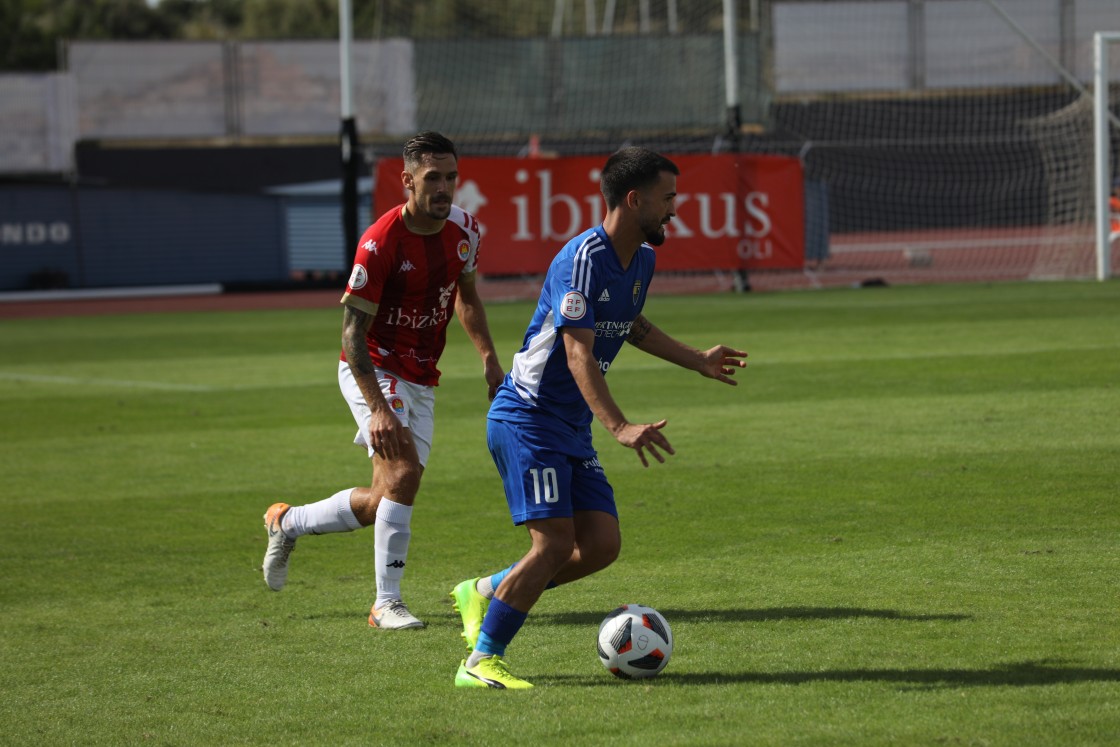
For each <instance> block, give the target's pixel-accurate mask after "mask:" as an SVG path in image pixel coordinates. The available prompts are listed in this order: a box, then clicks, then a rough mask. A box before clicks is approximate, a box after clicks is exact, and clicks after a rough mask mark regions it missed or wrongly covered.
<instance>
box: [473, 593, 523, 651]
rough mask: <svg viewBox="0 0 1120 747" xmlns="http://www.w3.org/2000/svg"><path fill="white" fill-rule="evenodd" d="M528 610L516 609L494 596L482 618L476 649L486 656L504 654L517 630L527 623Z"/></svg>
mask: <svg viewBox="0 0 1120 747" xmlns="http://www.w3.org/2000/svg"><path fill="white" fill-rule="evenodd" d="M528 616H529V613H528V612H522V611H520V610H515V609H514V608H513V607H510V606H509V605H508V604H506V603H505V602H503V601H502V600H501V599H498V598H497V597H494V598H493V599H491V600H490V607H489V608H488V609H487V610H486V617H484V618H483V619H482V631H481V632H480V633H479V634H478V644H477V645H476V646H475V651H476V652H478V653H480V654H485V655H486V656H490V655H494V656H502V655H504V654H505V652H506V646H508V645H509V643H510V641H512V640H513V637H514V636H515V635H517V631H519V630H521V626H522V625H524V624H525V618H526V617H528Z"/></svg>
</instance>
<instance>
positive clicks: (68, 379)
mask: <svg viewBox="0 0 1120 747" xmlns="http://www.w3.org/2000/svg"><path fill="white" fill-rule="evenodd" d="M0 380H3V381H26V382H29V383H31V384H64V385H67V386H109V387H118V388H121V389H154V390H157V391H166V392H214V391H218V390H219V389H220V388H221V387H212V386H206V385H203V384H174V383H171V382H167V381H131V380H128V379H98V378H93V377H80V376H49V375H46V374H22V373H11V372H7V371H0Z"/></svg>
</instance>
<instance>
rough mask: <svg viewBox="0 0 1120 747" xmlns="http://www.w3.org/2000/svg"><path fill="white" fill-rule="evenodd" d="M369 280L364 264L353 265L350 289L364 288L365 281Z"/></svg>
mask: <svg viewBox="0 0 1120 747" xmlns="http://www.w3.org/2000/svg"><path fill="white" fill-rule="evenodd" d="M368 281H369V276H368V275H367V274H366V268H365V266H364V265H354V271H353V272H351V273H350V289H351V290H358V289H359V288H365V287H366V283H367V282H368Z"/></svg>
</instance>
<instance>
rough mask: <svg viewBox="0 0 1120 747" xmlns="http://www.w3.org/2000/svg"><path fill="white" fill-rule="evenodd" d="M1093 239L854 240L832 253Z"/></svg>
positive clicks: (1001, 246) (836, 245) (835, 246)
mask: <svg viewBox="0 0 1120 747" xmlns="http://www.w3.org/2000/svg"><path fill="white" fill-rule="evenodd" d="M1086 241H1089V239H1085V238H1083V237H1077V236H1055V237H1041V236H1030V237H1027V236H1024V237H1018V238H1015V237H1012V238H988V239H985V238H975V239H968V238H955V239H952V238H946V239H923V240H918V241H905V240H901V241H899V240H895V241H883V242H879V241H853V242H851V243H848V242H845V241H843V240H840V241H835V242H832V244H831V246H830V247H829V251H831V252H832V253H833V254H851V253H854V252H901V251H905V250H906V249H910V250H912V251H913V250H919V251H921V250H925V251H936V250H939V249H1006V248H1008V247H1012V248H1014V247H1037V246H1052V245H1054V244H1063V245H1064V244H1084V243H1086Z"/></svg>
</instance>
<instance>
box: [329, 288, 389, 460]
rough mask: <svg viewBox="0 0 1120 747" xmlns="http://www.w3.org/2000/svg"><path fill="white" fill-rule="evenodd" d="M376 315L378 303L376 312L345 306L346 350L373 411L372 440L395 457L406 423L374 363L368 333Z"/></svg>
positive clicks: (379, 450)
mask: <svg viewBox="0 0 1120 747" xmlns="http://www.w3.org/2000/svg"><path fill="white" fill-rule="evenodd" d="M376 315H377V306H376V305H374V306H373V309H372V313H367V312H366V311H363V310H362V309H358V308H355V307H354V306H351V305H349V304H346V305H344V306H343V311H342V351H343V353H345V354H346V361H347V363H349V364H350V372H351V373H352V374H353V375H354V381H355V382H357V384H358V388H359V389H361V390H362V396H363V397H365V400H366V404H367V405H369V409H370V412H371V414H372V417H371V418H370V423H369V438H370V444H372V445H373V448H374V449H376V450H377V453H378V454H380V455H381V456H382V457H383V458H385V459H395V458H397V457H398V456H400V453H401V439H402V438H403V437H404V436H403V434H404V426H403V425H401V421H400V420H398V419H397V416H396V415H394V414H393V410H392V409H391V408H390V407H389V403H388V402H386V401H385V395H383V394H382V393H381V384H380V383H379V382H378V380H377V370H376V368H375V366H374V365H373V359H371V358H370V357H369V343H368V342H367V341H366V335H367V334H368V333H369V329H370V327H371V326H373V318H374V316H376Z"/></svg>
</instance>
